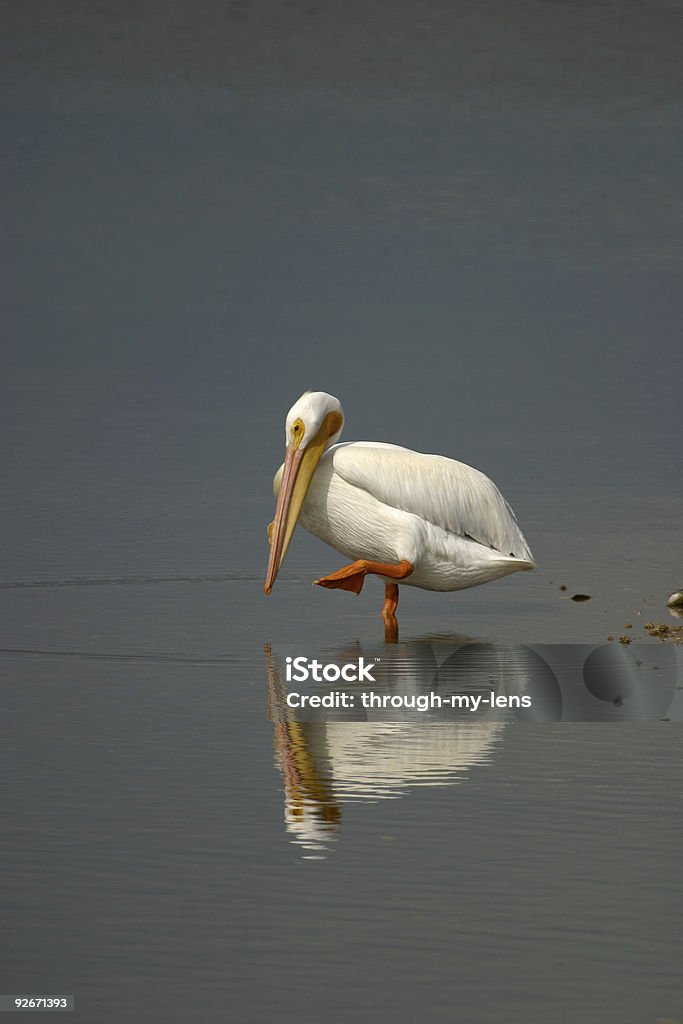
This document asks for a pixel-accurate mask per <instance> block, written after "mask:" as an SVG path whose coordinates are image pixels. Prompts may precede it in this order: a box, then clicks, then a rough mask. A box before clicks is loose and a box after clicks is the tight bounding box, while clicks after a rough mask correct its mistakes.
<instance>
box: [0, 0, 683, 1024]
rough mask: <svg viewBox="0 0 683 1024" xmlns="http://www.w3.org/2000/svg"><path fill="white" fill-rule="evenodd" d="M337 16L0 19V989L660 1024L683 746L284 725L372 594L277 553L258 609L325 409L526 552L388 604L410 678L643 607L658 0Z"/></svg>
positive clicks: (654, 505)
mask: <svg viewBox="0 0 683 1024" xmlns="http://www.w3.org/2000/svg"><path fill="white" fill-rule="evenodd" d="M349 10H350V9H347V7H346V6H345V7H344V8H343V9H342V8H341V7H340V8H339V9H337V7H336V5H334V10H333V9H332V7H330V9H329V14H328V15H327V16H326V14H325V11H324V10H322V9H317V8H314V7H307V8H305V9H304V8H303V7H299V6H298V5H296V4H291V5H287V8H286V9H285V8H284V7H282V8H280V7H279V6H277V5H268V4H264V5H261V6H259V8H258V10H257V9H256V5H252V4H245V5H237V4H234V5H228V6H226V8H225V11H224V12H222V13H221V12H219V11H218V9H217V8H214V7H209V6H207V5H204V6H202V5H200V6H199V8H197V9H193V12H192V14H191V16H190V14H189V13H188V16H187V18H184V17H183V16H182V12H181V9H180V7H177V8H176V7H174V8H173V12H172V13H169V14H168V16H164V17H163V19H162V18H161V16H160V15H158V16H157V15H154V14H153V13H152V8H149V11H148V12H146V13H145V14H144V16H143V15H142V13H140V15H139V16H138V15H137V14H136V15H135V17H133V15H131V14H126V12H125V10H124V8H116V10H115V11H114V10H109V9H108V8H107V7H106V5H105V6H104V7H102V6H101V5H100V6H98V7H97V8H95V7H93V8H92V9H90V8H86V7H83V8H79V7H74V6H72V5H70V6H68V7H67V6H66V5H62V4H61V3H57V4H54V5H49V6H45V5H41V4H38V3H27V4H25V5H22V7H21V10H19V9H18V8H17V9H16V11H15V13H14V17H13V23H12V25H11V26H10V27H11V32H10V33H9V35H8V36H7V38H9V39H10V41H11V46H10V47H9V48H8V51H7V55H6V60H5V62H4V65H3V68H4V87H3V91H2V99H1V100H0V109H1V113H2V117H3V125H4V130H5V138H6V140H8V142H7V145H6V147H5V148H6V153H5V160H4V162H3V167H2V172H1V173H2V179H1V180H2V187H3V190H4V192H5V195H6V196H7V198H8V200H9V201H8V202H7V217H6V227H7V229H8V233H7V242H6V243H5V245H4V246H3V258H4V259H5V260H6V270H5V272H4V273H3V275H2V289H3V306H4V309H5V346H4V349H5V351H4V354H3V370H2V379H1V380H0V387H2V400H1V402H0V423H1V425H2V433H3V438H4V444H3V452H2V458H3V469H2V474H3V488H2V496H1V498H0V536H1V537H2V552H3V554H2V576H1V579H0V648H2V650H1V652H0V672H1V673H2V693H3V703H4V715H3V720H2V729H3V737H2V749H3V753H4V771H3V791H4V795H3V826H4V827H3V852H2V856H1V857H0V885H1V889H2V919H3V922H4V926H5V927H4V934H5V950H4V955H3V958H2V966H1V967H0V975H1V978H0V990H1V991H3V992H8V993H9V992H28V991H38V990H40V991H42V992H45V993H47V992H48V990H50V991H54V992H57V991H59V992H66V993H74V994H75V995H76V1001H77V1010H78V1012H79V1013H80V1015H82V1017H83V1019H84V1020H88V1021H93V1022H98V1024H99V1022H110V1021H111V1022H114V1021H116V1022H118V1021H123V1020H145V1021H165V1022H166V1021H172V1022H174V1021H187V1020H206V1021H214V1020H215V1021H219V1020H226V1019H231V1020H239V1021H243V1022H252V1021H253V1022H254V1024H257V1022H258V1024H261V1022H263V1021H266V1020H277V1021H283V1022H286V1021H290V1020H291V1021H302V1020H305V1021H307V1020H311V1021H317V1020H322V1019H325V1020H328V1021H332V1022H337V1021H338V1022H340V1024H341V1022H347V1021H348V1020H349V1019H352V1018H353V1019H359V1020H368V1021H370V1020H372V1021H385V1020H386V1021H406V1022H407V1021H412V1020H418V1019H419V1020H425V1021H434V1022H441V1021H447V1020H448V1021H450V1020H458V1021H460V1020H462V1021H467V1022H488V1021H503V1020H504V1021H511V1022H518V1024H529V1022H535V1021H538V1022H562V1024H574V1022H577V1024H578V1022H580V1024H605V1022H610V1024H612V1022H614V1024H617V1022H619V1024H622V1022H624V1024H654V1022H655V1021H656V1020H657V1019H658V1018H683V987H682V984H681V963H682V962H683V957H682V954H683V934H682V928H681V920H682V910H683V907H682V905H681V871H680V862H681V839H682V838H683V836H682V829H681V821H683V807H682V806H681V804H682V803H683V790H682V788H681V785H680V778H679V776H680V745H681V733H680V726H676V725H673V724H665V723H652V724H647V725H634V724H631V725H618V726H617V725H613V726H608V725H600V724H594V725H579V724H573V725H572V724H564V725H552V724H537V725H533V726H531V725H530V726H522V725H519V724H515V723H510V724H505V723H503V724H500V723H498V724H496V723H488V724H486V723H482V724H478V725H474V726H472V725H468V724H466V723H464V724H463V723H462V722H450V723H443V722H442V723H416V724H414V725H412V726H410V727H409V728H407V727H406V724H405V723H403V724H400V723H399V724H396V723H394V724H393V725H392V724H391V723H387V722H379V723H361V722H355V723H348V724H344V723H328V724H327V725H326V726H325V725H320V726H312V725H307V726H306V727H303V728H301V729H299V730H296V729H292V728H291V727H288V726H287V723H286V722H283V720H282V718H281V717H280V718H279V717H278V710H277V699H276V698H277V691H276V686H275V682H276V680H275V677H274V668H273V665H274V661H273V659H274V658H276V657H277V656H278V655H279V654H281V653H282V651H284V650H287V651H290V650H295V649H298V650H299V651H300V652H301V653H303V654H308V653H309V652H310V653H311V654H315V652H317V651H319V650H320V649H324V648H329V649H336V650H340V649H344V650H349V651H357V650H367V651H371V650H372V651H374V650H375V649H376V648H377V647H378V646H380V647H381V642H382V640H381V630H380V626H381V623H380V620H379V617H378V610H379V600H380V589H379V587H378V586H377V585H374V586H373V585H372V584H371V583H370V584H369V585H368V586H367V587H366V588H365V590H364V592H363V594H362V595H361V596H360V597H358V598H354V597H353V596H352V595H349V594H344V593H336V592H334V593H333V592H322V591H319V590H318V589H317V588H312V587H311V586H310V582H311V580H312V579H314V578H316V577H317V576H319V575H321V574H322V573H324V572H329V571H331V570H332V569H333V568H335V567H337V566H338V564H339V561H340V560H339V557H338V556H337V555H335V553H334V552H331V551H330V550H328V549H326V548H325V547H324V546H323V545H322V544H320V543H319V542H317V541H315V540H314V539H313V538H309V537H307V536H306V535H305V534H303V532H301V534H297V536H296V538H295V541H294V542H293V545H292V548H291V549H290V554H289V556H288V561H287V564H286V568H285V571H284V572H283V574H282V576H281V577H280V579H279V580H278V582H277V584H276V587H275V589H274V592H273V594H272V596H271V597H270V598H268V599H266V598H265V597H264V596H263V593H262V578H263V573H264V569H265V561H266V538H265V525H266V523H267V522H269V520H270V519H271V518H272V507H273V499H272V492H271V479H272V475H273V472H274V471H275V469H276V468H277V466H278V465H279V463H280V461H281V458H282V447H283V431H282V423H283V418H284V414H285V412H286V410H287V408H288V407H289V405H291V404H292V402H293V401H294V399H295V398H296V397H298V395H299V394H300V393H301V391H303V390H304V389H305V388H309V387H312V388H323V389H325V390H329V391H332V392H333V393H335V394H337V395H338V396H339V397H340V398H341V400H342V402H343V403H344V407H345V410H346V416H347V428H346V433H345V437H346V438H347V439H353V438H356V439H363V438H373V439H378V440H380V439H381V440H390V441H394V442H396V443H402V444H406V445H408V446H410V447H413V448H416V449H418V450H422V451H437V452H442V453H444V454H449V455H452V456H454V457H456V458H459V459H462V460H463V461H466V462H469V463H471V464H473V465H476V466H478V467H480V468H481V469H483V470H485V471H486V472H488V473H489V474H490V475H491V476H492V477H493V478H494V479H495V480H496V482H497V483H498V484H499V485H500V487H501V489H502V490H503V491H504V493H505V494H506V496H507V497H508V498H509V499H510V501H511V503H512V504H513V506H514V508H515V510H516V511H517V513H518V515H519V518H520V522H521V524H522V526H523V528H524V531H525V533H526V535H527V537H528V539H529V542H530V544H531V546H532V548H533V550H534V553H535V555H536V557H537V560H538V563H539V570H538V572H537V573H535V574H533V575H532V574H528V575H526V574H525V575H520V576H518V577H511V578H508V579H506V580H503V581H500V582H499V583H497V584H492V585H490V586H488V587H484V588H481V589H479V590H473V591H468V592H463V593H460V594H453V595H433V594H425V593H421V592H411V591H410V590H406V592H405V594H404V596H403V597H402V600H401V609H400V613H401V614H400V621H401V644H400V645H399V646H400V649H402V650H405V651H407V652H409V654H410V656H411V657H413V656H414V652H415V651H418V660H419V658H421V657H423V655H422V654H421V653H419V652H421V651H422V649H423V647H425V648H427V647H429V646H430V644H431V642H432V640H431V639H430V638H432V639H433V638H435V637H436V638H441V640H442V641H443V640H444V638H445V640H446V641H447V642H453V640H454V638H456V637H457V638H462V637H466V638H475V639H483V640H495V641H499V642H501V643H506V644H518V643H589V642H593V641H595V642H602V641H605V639H606V637H607V636H608V635H610V634H612V635H620V634H621V633H623V631H624V624H625V623H631V624H632V626H633V629H632V635H633V636H634V637H637V638H642V637H643V636H644V633H643V629H642V627H643V624H644V623H645V622H647V621H649V620H652V619H654V620H657V621H661V620H664V619H666V617H667V611H666V609H665V601H666V597H667V595H668V594H669V593H670V592H671V591H672V590H674V589H677V588H680V587H681V585H682V584H683V579H682V578H681V575H680V571H681V567H682V566H683V558H682V555H683V549H682V546H681V540H680V511H681V498H682V497H683V487H682V485H681V472H680V470H681V466H680V409H681V385H680V381H681V379H683V376H682V371H683V360H682V359H681V355H680V352H681V348H680V323H681V319H682V318H683V300H682V298H681V289H680V279H681V269H682V263H683V250H682V248H681V237H682V235H681V208H682V203H681V184H680V182H681V176H680V166H681V159H682V157H683V143H682V141H681V134H680V130H679V128H680V124H679V121H680V117H679V112H680V98H681V90H680V82H679V80H680V61H679V59H678V54H677V52H676V53H674V52H673V50H672V40H673V39H675V38H676V37H677V33H676V31H675V24H676V23H678V22H677V19H680V13H681V12H680V6H679V5H677V4H666V3H663V2H662V3H656V4H654V5H649V6H648V10H647V12H645V13H643V12H642V10H641V15H639V17H638V18H636V17H635V15H634V13H633V12H634V10H635V8H633V9H632V8H628V9H627V8H624V11H623V12H622V15H621V16H620V18H619V20H618V21H617V20H615V19H614V11H613V8H612V6H610V5H604V4H597V5H593V6H592V7H591V8H590V10H588V8H586V9H578V8H576V9H574V8H572V9H570V8H569V7H566V8H560V5H552V7H547V6H546V5H538V4H527V3H525V4H521V5H519V9H518V16H517V18H511V17H510V16H509V15H508V13H506V12H507V10H508V9H507V8H506V7H505V6H499V5H497V4H494V3H492V4H490V5H488V6H487V5H484V7H481V6H480V5H469V6H467V5H466V6H465V7H464V8H463V9H462V12H461V15H460V16H459V17H460V20H459V19H458V18H457V17H456V14H455V13H454V10H455V9H451V6H450V5H441V4H435V5H432V6H430V11H429V16H427V14H426V13H425V12H424V11H423V10H422V9H421V8H420V9H419V10H418V8H417V7H415V8H411V9H410V10H408V9H407V8H406V9H405V10H404V8H401V11H400V12H399V13H396V14H395V17H394V8H392V11H388V10H385V6H384V5H382V4H380V5H378V6H377V9H376V10H373V11H369V10H368V11H360V10H359V11H357V12H356V14H355V15H353V16H352V14H350V13H349ZM169 11H170V9H169ZM382 11H383V12H384V14H383V16H381V12H382ZM572 12H573V13H572ZM387 24H391V26H392V30H391V32H390V33H388V34H387V31H386V26H387ZM226 26H227V27H226ZM335 26H336V27H335ZM380 40H383V43H382V45H381V46H380V45H379V41H380ZM579 55H581V56H580V57H579ZM561 586H565V587H567V588H568V589H567V590H566V591H562V590H560V589H559V588H560V587H561ZM577 591H578V592H582V593H587V594H590V595H591V600H590V601H588V602H584V603H581V604H577V603H573V602H571V601H570V600H569V596H570V595H571V594H573V593H575V592H577ZM667 621H671V620H668V619H667ZM264 648H268V649H269V650H270V651H271V652H272V654H271V655H270V656H269V654H268V650H264ZM662 656H663V657H664V655H662ZM424 657H427V655H424ZM297 787H299V788H298V789H297ZM302 791H303V792H304V796H305V799H299V796H300V792H302ZM298 794H299V795H298Z"/></svg>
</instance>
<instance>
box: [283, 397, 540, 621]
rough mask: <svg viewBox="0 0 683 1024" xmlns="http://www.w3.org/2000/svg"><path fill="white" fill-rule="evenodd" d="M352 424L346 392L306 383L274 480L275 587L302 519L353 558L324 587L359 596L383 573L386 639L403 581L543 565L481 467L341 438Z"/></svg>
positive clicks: (463, 581) (443, 582) (461, 584)
mask: <svg viewBox="0 0 683 1024" xmlns="http://www.w3.org/2000/svg"><path fill="white" fill-rule="evenodd" d="M343 426H344V412H343V410H342V407H341V403H340V402H339V399H337V398H335V397H334V396H333V395H328V394H327V393H326V392H324V391H306V392H305V393H304V394H303V395H302V396H301V398H299V399H298V401H296V402H295V403H294V405H293V406H292V408H291V409H290V410H289V412H288V413H287V418H286V420H285V461H284V463H283V464H282V466H280V468H279V469H278V471H277V473H276V474H275V479H274V480H273V491H274V493H275V495H276V498H277V501H276V506H275V518H274V520H273V522H272V523H271V524H270V525H269V527H268V538H269V541H270V557H269V559H268V569H267V572H266V581H265V585H264V590H265V592H266V594H270V592H271V590H272V588H273V584H274V583H275V579H276V577H277V574H278V572H279V570H280V568H281V566H282V563H283V561H284V557H285V554H286V552H287V549H288V547H289V543H290V541H291V539H292V534H293V533H294V528H295V526H296V524H297V521H298V520H301V523H302V525H303V526H304V527H305V528H306V529H307V530H308V531H309V533H312V534H313V535H314V536H315V537H319V538H320V540H323V541H325V543H326V544H329V545H330V546H331V547H333V548H334V549H335V551H338V552H339V553H340V554H342V555H344V556H345V557H346V558H350V559H352V561H351V563H350V564H349V565H345V566H343V567H342V568H341V569H337V570H336V572H332V573H330V574H329V575H328V576H322V577H321V578H320V579H317V580H315V583H316V584H318V586H321V587H326V588H328V589H339V590H349V591H352V592H353V593H355V594H359V593H360V592H361V590H362V588H363V583H364V582H365V577H366V576H368V575H371V574H374V575H376V576H379V577H380V579H381V580H383V582H384V605H383V607H382V618H383V620H384V624H385V635H386V637H387V639H395V638H397V636H398V623H397V620H396V608H397V606H398V584H399V582H400V583H403V584H405V585H406V586H408V587H420V588H421V589H423V590H439V591H449V590H464V589H465V588H466V587H477V586H479V585H480V584H482V583H488V582H489V581H490V580H496V579H500V577H501V576H507V575H508V574H509V573H512V572H519V571H520V570H524V569H534V568H535V563H534V559H533V555H532V554H531V551H530V549H529V546H528V544H527V542H526V540H525V539H524V535H523V534H522V531H521V530H520V528H519V526H518V524H517V520H516V518H515V514H514V512H513V511H512V509H511V508H510V506H509V505H508V503H507V501H506V500H505V498H504V497H503V495H502V494H501V493H500V491H499V490H498V488H497V487H496V485H495V484H494V483H493V482H492V481H491V480H489V478H488V477H487V476H485V475H484V474H483V473H481V472H479V470H477V469H473V468H472V467H471V466H466V465H465V464H464V463H462V462H455V461H454V460H453V459H448V458H445V457H444V456H442V455H423V454H421V453H420V452H414V451H411V450H410V449H408V448H401V447H399V446H398V445H395V444H383V443H381V442H378V441H349V442H346V443H343V444H339V443H338V441H339V437H340V435H341V432H342V429H343Z"/></svg>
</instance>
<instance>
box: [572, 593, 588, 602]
mask: <svg viewBox="0 0 683 1024" xmlns="http://www.w3.org/2000/svg"><path fill="white" fill-rule="evenodd" d="M590 599H591V596H590V594H572V601H590Z"/></svg>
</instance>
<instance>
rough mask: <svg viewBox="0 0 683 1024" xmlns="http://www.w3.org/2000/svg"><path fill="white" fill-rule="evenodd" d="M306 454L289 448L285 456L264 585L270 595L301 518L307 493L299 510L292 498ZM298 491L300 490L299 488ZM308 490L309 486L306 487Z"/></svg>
mask: <svg viewBox="0 0 683 1024" xmlns="http://www.w3.org/2000/svg"><path fill="white" fill-rule="evenodd" d="M303 457H304V452H303V451H302V450H301V449H300V448H292V447H288V448H287V452H286V454H285V466H284V470H283V472H282V483H281V484H280V493H279V494H278V496H277V504H276V506H275V519H274V520H273V522H272V531H271V533H270V556H269V558H268V570H267V572H266V582H265V584H264V587H263V589H264V591H265V592H266V594H269V593H270V592H271V590H272V589H273V584H274V583H275V579H276V577H277V574H278V572H279V571H280V566H281V565H282V562H283V560H284V557H285V554H286V552H287V548H288V547H289V542H290V540H291V539H292V534H293V533H294V527H295V526H296V521H297V519H298V518H299V512H300V510H301V505H302V504H303V499H304V497H305V492H304V494H303V495H302V496H301V502H298V503H297V504H298V505H299V508H293V507H292V498H293V497H294V488H295V485H296V482H297V478H298V476H299V471H300V469H301V464H302V462H303ZM297 490H299V489H298V488H297ZM306 490H308V486H307V487H306Z"/></svg>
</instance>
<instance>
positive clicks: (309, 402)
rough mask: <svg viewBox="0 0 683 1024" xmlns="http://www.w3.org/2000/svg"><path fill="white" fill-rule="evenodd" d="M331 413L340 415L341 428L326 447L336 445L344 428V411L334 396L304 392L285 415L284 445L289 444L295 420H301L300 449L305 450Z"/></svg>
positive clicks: (325, 393) (320, 392)
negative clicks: (301, 435) (302, 432)
mask: <svg viewBox="0 0 683 1024" xmlns="http://www.w3.org/2000/svg"><path fill="white" fill-rule="evenodd" d="M331 412H338V413H339V414H340V416H341V426H340V427H339V430H338V431H337V432H336V433H335V434H333V435H332V436H331V437H330V439H329V442H328V446H329V445H333V444H336V442H337V441H338V440H339V435H340V434H341V432H342V429H343V427H344V410H343V409H342V407H341V402H340V401H339V399H338V398H335V397H334V395H328V394H327V392H326V391H304V393H303V395H302V396H301V398H299V399H297V401H296V402H295V403H294V405H293V406H292V408H291V409H290V410H289V412H288V413H287V419H286V420H285V444H289V442H290V440H291V437H292V426H293V425H294V423H295V422H296V421H297V420H301V422H302V423H303V425H304V436H303V438H302V439H301V447H302V448H305V447H306V445H307V444H308V443H309V442H310V441H312V440H313V438H314V437H315V436H316V434H317V433H318V431H319V430H320V427H321V425H322V422H323V420H324V419H325V417H326V416H327V415H328V414H329V413H331Z"/></svg>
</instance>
